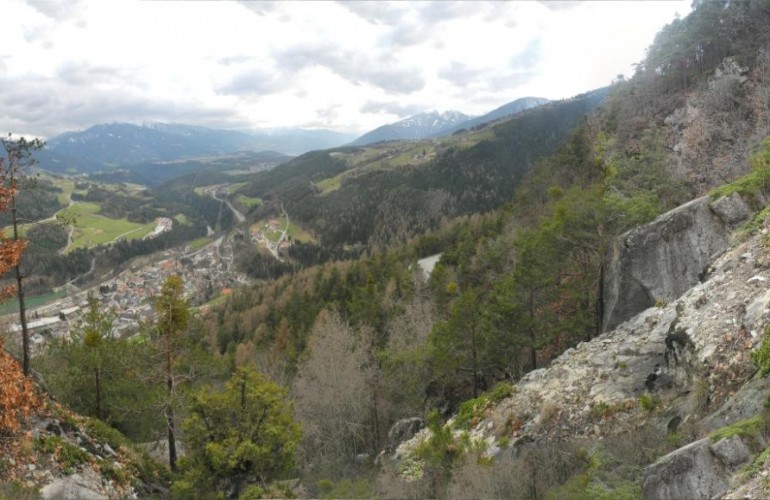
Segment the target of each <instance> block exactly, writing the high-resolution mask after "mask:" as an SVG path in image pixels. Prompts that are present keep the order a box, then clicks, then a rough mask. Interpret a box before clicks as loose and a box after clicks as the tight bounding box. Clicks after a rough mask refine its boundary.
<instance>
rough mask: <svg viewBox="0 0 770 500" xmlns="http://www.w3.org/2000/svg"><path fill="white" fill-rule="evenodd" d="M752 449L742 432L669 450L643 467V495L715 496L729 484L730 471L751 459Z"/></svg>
mask: <svg viewBox="0 0 770 500" xmlns="http://www.w3.org/2000/svg"><path fill="white" fill-rule="evenodd" d="M751 456H752V451H751V449H750V448H749V446H747V445H746V443H744V442H743V440H742V438H741V437H740V436H733V437H730V438H725V439H722V440H721V441H718V442H716V443H714V442H712V441H711V438H704V439H700V440H698V441H695V442H694V443H691V444H689V445H687V446H685V447H683V448H679V449H678V450H676V451H673V452H671V453H669V454H668V455H666V456H664V457H662V458H661V459H660V460H658V461H657V462H655V463H654V464H652V465H651V466H649V467H647V468H646V469H645V471H644V482H643V483H642V492H643V495H644V498H646V499H655V500H664V499H669V498H670V499H678V498H714V497H716V496H719V495H722V494H724V493H725V492H726V491H727V489H728V487H729V474H730V473H732V472H735V471H736V470H738V469H739V468H740V466H742V465H743V464H745V463H746V462H748V461H749V459H750V458H751Z"/></svg>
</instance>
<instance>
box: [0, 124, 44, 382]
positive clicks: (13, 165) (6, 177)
mask: <svg viewBox="0 0 770 500" xmlns="http://www.w3.org/2000/svg"><path fill="white" fill-rule="evenodd" d="M0 142H2V144H3V148H4V149H5V158H2V159H0V170H1V171H2V172H1V173H0V175H1V176H2V181H3V186H4V187H5V188H7V189H9V190H10V195H11V204H10V208H11V223H12V225H13V241H14V242H15V243H16V244H17V246H19V244H20V243H21V242H22V239H21V237H20V236H19V214H18V209H17V207H16V193H17V192H18V182H19V178H20V177H21V176H22V175H23V172H24V171H25V170H27V169H29V168H30V167H32V166H33V165H34V164H35V163H36V161H35V159H34V158H33V157H32V153H33V152H34V151H37V150H38V149H41V148H42V147H43V142H42V141H40V140H39V139H32V140H27V139H25V138H23V137H19V138H14V137H13V136H11V134H8V136H6V137H4V138H3V139H0ZM15 272H16V292H17V297H18V300H19V322H20V323H21V344H22V369H23V371H24V375H29V371H30V345H29V327H28V326H27V308H26V304H25V302H24V275H23V273H22V272H21V267H20V262H19V261H17V263H16V266H15Z"/></svg>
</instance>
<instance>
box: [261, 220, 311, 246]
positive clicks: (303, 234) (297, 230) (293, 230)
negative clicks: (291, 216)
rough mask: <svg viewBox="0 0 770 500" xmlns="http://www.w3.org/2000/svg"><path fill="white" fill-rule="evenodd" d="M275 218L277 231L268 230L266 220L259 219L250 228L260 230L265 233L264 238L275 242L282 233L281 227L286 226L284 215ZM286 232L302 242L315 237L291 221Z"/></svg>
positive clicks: (307, 241) (308, 241)
mask: <svg viewBox="0 0 770 500" xmlns="http://www.w3.org/2000/svg"><path fill="white" fill-rule="evenodd" d="M277 220H278V231H270V230H269V229H266V228H265V224H266V223H267V220H261V221H259V222H257V223H256V224H254V225H253V226H251V227H252V230H254V229H256V230H259V231H262V233H263V234H264V235H265V238H267V239H268V240H269V241H273V242H275V241H278V239H279V238H280V237H281V234H283V228H284V227H285V226H286V219H285V218H284V217H281V218H279V219H277ZM286 234H287V235H289V236H290V237H291V239H292V240H295V241H301V242H302V243H312V242H315V239H314V238H313V236H312V235H311V234H310V233H309V232H307V231H306V230H305V229H303V228H302V227H300V226H298V225H296V224H294V223H293V222H291V223H289V229H288V230H287V231H286Z"/></svg>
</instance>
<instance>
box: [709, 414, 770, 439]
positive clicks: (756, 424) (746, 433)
mask: <svg viewBox="0 0 770 500" xmlns="http://www.w3.org/2000/svg"><path fill="white" fill-rule="evenodd" d="M764 428H765V421H764V420H763V419H762V417H761V416H759V415H757V416H755V417H751V418H747V419H744V420H739V421H738V422H735V423H734V424H732V425H728V426H726V427H722V428H721V429H717V430H715V431H714V432H712V433H711V434H709V437H710V438H711V440H712V441H714V442H717V441H721V440H722V439H726V438H730V437H733V436H741V437H751V436H759V435H760V434H761V433H762V431H763V430H764Z"/></svg>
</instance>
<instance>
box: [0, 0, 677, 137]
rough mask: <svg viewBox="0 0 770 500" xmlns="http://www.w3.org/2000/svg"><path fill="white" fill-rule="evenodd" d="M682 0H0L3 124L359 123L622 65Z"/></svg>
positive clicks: (627, 69)
mask: <svg viewBox="0 0 770 500" xmlns="http://www.w3.org/2000/svg"><path fill="white" fill-rule="evenodd" d="M689 4H690V0H671V1H665V0H661V1H641V2H632V1H617V2H613V1H600V2H573V1H557V2H536V1H518V2H499V3H498V2H457V3H454V2H444V1H442V2H435V3H434V2H395V3H384V2H337V3H333V2H277V3H270V2H257V1H243V2H236V1H194V2H193V1H144V2H139V1H122V0H110V1H104V0H80V1H75V0H72V1H68V0H26V1H24V0H3V1H2V5H1V6H0V13H1V14H2V21H0V32H1V33H2V39H1V40H2V41H1V43H0V131H2V132H3V133H7V132H14V133H18V134H27V135H36V136H41V137H51V136H53V135H56V134H58V133H61V132H64V131H67V130H80V129H84V128H87V127H89V126H91V125H93V124H96V123H106V122H130V123H137V124H141V123H143V122H178V123H190V124H197V125H203V126H211V127H220V128H235V129H249V128H270V127H304V128H330V129H334V130H338V131H341V132H350V133H363V132H366V131H368V130H370V129H373V128H375V127H377V126H380V125H382V124H385V123H390V122H393V121H396V120H399V119H401V118H406V117H407V116H410V115H413V114H415V113H418V112H421V111H431V110H440V111H443V110H450V109H454V110H458V111H462V112H464V113H466V114H482V113H485V112H487V111H490V110H491V109H494V108H496V107H498V106H500V105H502V104H505V103H507V102H510V101H512V100H515V99H517V98H519V97H524V96H538V97H547V98H550V99H560V98H565V97H570V96H572V95H575V94H578V93H581V92H585V91H587V90H590V89H593V88H597V87H601V86H604V85H607V84H609V83H610V81H611V80H612V79H613V78H614V77H615V76H616V75H618V74H621V73H622V74H625V75H626V76H628V75H630V74H631V73H632V64H633V63H635V62H638V61H639V60H640V59H641V58H642V57H643V56H644V51H645V49H646V48H647V47H648V46H649V45H650V43H651V42H652V40H653V38H654V36H655V33H656V32H657V31H658V30H659V29H660V28H661V27H662V26H664V25H665V24H666V23H668V22H670V21H671V20H672V19H673V18H674V16H675V15H676V13H678V14H680V15H681V16H684V15H686V14H687V13H688V12H689V10H690V7H689Z"/></svg>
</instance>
